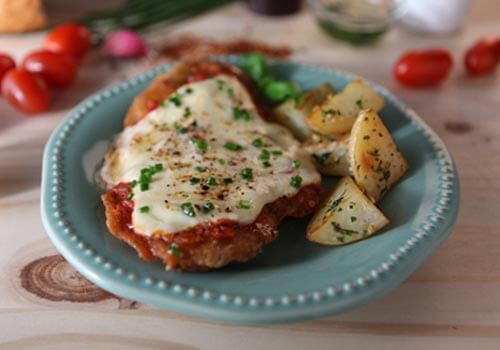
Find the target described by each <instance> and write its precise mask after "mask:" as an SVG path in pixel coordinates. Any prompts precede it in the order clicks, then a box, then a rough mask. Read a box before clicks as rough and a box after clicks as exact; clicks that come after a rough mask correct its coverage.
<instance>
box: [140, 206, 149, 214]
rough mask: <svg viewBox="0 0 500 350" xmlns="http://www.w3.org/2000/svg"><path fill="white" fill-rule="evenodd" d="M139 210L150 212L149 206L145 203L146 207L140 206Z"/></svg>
mask: <svg viewBox="0 0 500 350" xmlns="http://www.w3.org/2000/svg"><path fill="white" fill-rule="evenodd" d="M139 211H140V212H141V213H149V207H148V206H147V205H145V206H144V207H140V208H139Z"/></svg>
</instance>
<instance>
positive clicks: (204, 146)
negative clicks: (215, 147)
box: [190, 137, 208, 152]
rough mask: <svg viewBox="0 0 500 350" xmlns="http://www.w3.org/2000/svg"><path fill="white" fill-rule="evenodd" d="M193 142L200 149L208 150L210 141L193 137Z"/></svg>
mask: <svg viewBox="0 0 500 350" xmlns="http://www.w3.org/2000/svg"><path fill="white" fill-rule="evenodd" d="M190 141H191V143H192V144H193V145H195V146H196V147H197V148H198V149H199V150H200V151H202V152H206V151H207V150H208V143H207V142H206V141H205V140H202V139H195V138H194V137H193V138H191V140H190Z"/></svg>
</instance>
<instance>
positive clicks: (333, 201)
mask: <svg viewBox="0 0 500 350" xmlns="http://www.w3.org/2000/svg"><path fill="white" fill-rule="evenodd" d="M388 223H389V220H387V218H386V217H385V216H384V214H383V213H382V212H381V211H380V210H379V209H378V208H377V207H376V206H375V204H373V202H372V201H371V200H370V199H369V198H368V197H366V196H365V195H364V193H363V192H362V191H361V190H360V189H359V188H358V186H357V185H356V183H355V182H354V181H353V180H352V178H351V177H350V176H346V177H343V178H342V179H341V180H340V181H339V182H338V184H337V185H336V186H335V189H334V190H333V192H332V193H331V195H330V196H329V197H328V199H327V200H326V201H325V202H324V204H323V205H322V206H321V207H320V209H319V210H318V211H317V212H316V214H315V215H314V217H313V218H312V219H311V221H310V222H309V225H308V226H307V239H308V240H310V241H313V242H316V243H320V244H326V245H342V244H347V243H351V242H355V241H358V240H360V239H363V238H366V237H369V236H371V235H373V234H374V233H375V232H377V231H378V230H380V229H381V228H382V227H384V226H385V225H387V224H388Z"/></svg>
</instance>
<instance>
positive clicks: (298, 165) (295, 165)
mask: <svg viewBox="0 0 500 350" xmlns="http://www.w3.org/2000/svg"><path fill="white" fill-rule="evenodd" d="M300 165H301V162H300V160H298V159H295V160H294V161H293V162H292V167H293V168H294V169H298V168H300Z"/></svg>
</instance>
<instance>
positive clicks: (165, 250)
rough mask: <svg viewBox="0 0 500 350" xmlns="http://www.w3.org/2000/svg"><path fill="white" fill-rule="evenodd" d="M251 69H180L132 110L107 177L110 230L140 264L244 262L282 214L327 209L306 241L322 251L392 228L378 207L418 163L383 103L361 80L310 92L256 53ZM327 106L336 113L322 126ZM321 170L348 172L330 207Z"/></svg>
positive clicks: (188, 64) (186, 267) (209, 64)
mask: <svg viewBox="0 0 500 350" xmlns="http://www.w3.org/2000/svg"><path fill="white" fill-rule="evenodd" d="M242 68H243V70H244V71H243V70H240V69H239V68H238V67H235V66H232V65H227V64H223V63H220V62H215V61H209V60H190V61H184V62H180V63H178V64H177V65H176V66H174V67H173V68H172V69H171V70H170V71H168V72H167V73H163V74H160V75H159V76H158V77H157V78H156V79H154V80H153V81H152V82H151V84H150V85H149V86H148V87H147V88H146V89H145V90H144V91H143V92H141V93H140V94H139V95H138V96H136V97H135V99H134V101H133V103H132V105H131V106H130V108H129V110H128V112H127V114H126V116H125V119H124V130H123V131H122V132H121V133H120V134H119V135H118V137H117V138H116V140H115V142H114V144H113V147H112V148H111V149H110V151H109V152H108V153H107V155H106V157H105V161H104V165H103V167H102V169H101V171H100V178H101V180H102V182H103V184H104V187H105V188H106V193H105V194H104V195H103V196H102V200H103V203H104V205H105V213H106V223H107V226H108V228H109V230H110V232H111V233H112V234H113V235H114V236H116V237H117V238H119V239H121V240H123V241H125V242H127V243H128V244H129V245H131V246H132V247H133V248H135V249H136V251H137V252H138V254H139V256H140V257H141V258H143V259H145V260H147V261H153V260H155V259H159V260H161V261H162V262H163V263H164V264H165V265H166V266H167V269H175V270H179V271H200V270H207V269H214V268H219V267H222V266H224V265H227V264H229V263H232V262H244V261H247V260H249V259H251V258H253V257H255V256H256V255H257V254H258V253H259V252H260V250H261V249H262V248H263V246H264V245H266V244H268V243H270V242H272V241H273V240H275V239H276V238H277V237H278V230H277V227H278V225H279V223H280V222H281V220H282V219H284V218H285V217H287V216H292V217H304V216H306V215H308V214H311V213H313V212H314V210H315V208H317V207H318V206H319V210H318V211H317V212H316V213H315V215H314V217H313V219H312V220H311V221H310V223H309V226H308V229H307V238H308V239H309V240H311V241H313V242H317V243H320V244H327V245H342V244H347V243H351V242H354V241H357V240H360V239H363V238H366V237H369V236H370V235H372V234H374V233H375V232H377V231H378V230H380V229H381V228H383V227H384V226H385V225H387V223H388V222H389V221H388V219H387V218H386V217H385V216H384V214H383V213H382V212H381V211H380V210H379V209H378V208H377V207H376V204H375V203H376V202H377V201H379V200H380V199H381V198H382V196H383V195H384V194H385V193H387V191H388V190H389V189H390V187H391V186H393V185H394V183H395V182H396V181H398V180H399V179H400V178H401V177H402V176H403V174H404V173H405V172H406V170H407V169H408V165H407V162H406V160H405V159H404V157H403V156H402V154H401V153H400V152H399V151H398V149H397V147H396V145H395V143H394V141H393V139H392V137H391V135H390V133H389V131H388V130H387V128H386V127H385V126H384V124H383V122H382V120H381V119H380V117H379V116H378V114H377V111H379V110H381V109H382V107H383V105H384V100H383V99H382V97H380V96H379V95H378V94H377V93H376V92H375V91H374V90H373V89H372V88H371V87H370V86H369V85H368V84H366V83H365V82H363V81H361V80H355V81H353V82H351V83H349V84H347V85H346V87H345V88H344V89H342V90H341V91H340V92H339V93H338V94H335V92H334V89H333V87H332V86H331V85H329V84H323V85H321V86H318V87H315V88H313V89H311V90H309V91H307V92H305V93H304V94H302V93H300V92H299V91H300V90H299V89H298V88H296V85H295V83H294V82H292V81H286V80H280V79H278V78H277V77H276V76H275V75H274V73H273V71H272V66H270V65H268V64H267V62H265V60H264V59H263V57H262V56H261V55H258V54H251V55H248V56H246V57H245V58H244V59H243V65H242ZM273 84H274V87H273V88H272V89H271V90H273V89H276V91H273V92H272V93H270V90H269V86H273ZM280 101H281V102H280ZM276 103H280V104H279V105H276ZM270 108H273V110H272V113H268V112H269V111H270ZM325 108H327V109H326V110H328V111H329V110H331V109H333V110H335V111H338V112H336V113H337V114H336V115H335V116H333V115H332V116H328V118H326V119H329V120H324V121H319V122H318V121H317V120H316V118H317V117H316V116H315V114H316V113H317V111H318V110H321V109H325ZM337 118H338V119H339V120H340V122H334V121H332V120H334V119H337ZM330 119H331V120H330ZM274 122H278V123H279V124H282V125H279V124H278V123H274ZM308 126H311V129H309V128H308ZM294 136H295V137H294ZM319 173H321V174H323V175H329V176H332V175H333V176H343V178H342V179H341V180H340V182H339V183H338V184H337V186H336V187H335V189H334V190H333V192H331V193H330V195H329V196H328V199H327V200H326V201H324V202H323V204H322V205H319V204H320V203H321V202H322V198H323V193H324V190H323V189H322V187H321V185H320V180H321V178H320V174H319Z"/></svg>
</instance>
